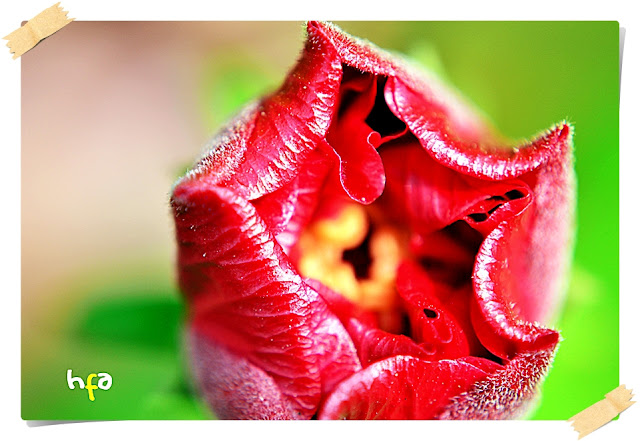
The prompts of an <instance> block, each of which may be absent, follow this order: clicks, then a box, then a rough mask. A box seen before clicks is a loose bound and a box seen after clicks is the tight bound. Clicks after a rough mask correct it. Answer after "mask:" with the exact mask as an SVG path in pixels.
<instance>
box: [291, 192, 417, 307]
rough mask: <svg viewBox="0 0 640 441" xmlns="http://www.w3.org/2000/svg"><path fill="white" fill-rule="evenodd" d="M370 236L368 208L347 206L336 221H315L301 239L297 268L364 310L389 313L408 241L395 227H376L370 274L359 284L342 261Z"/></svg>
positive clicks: (373, 237)
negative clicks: (350, 251)
mask: <svg viewBox="0 0 640 441" xmlns="http://www.w3.org/2000/svg"><path fill="white" fill-rule="evenodd" d="M368 231H369V219H368V215H367V212H366V211H365V208H364V207H363V206H362V205H359V204H355V203H354V204H348V205H345V206H344V207H343V208H342V210H341V211H340V212H339V213H338V215H337V216H336V217H334V218H325V219H321V220H319V221H316V222H314V223H313V224H312V225H310V226H309V228H308V229H307V230H306V231H305V232H304V233H303V234H302V236H301V238H300V240H299V242H298V246H299V251H300V258H299V261H298V268H299V270H300V272H301V273H302V274H303V275H304V276H306V277H310V278H314V279H317V280H319V281H321V282H322V283H324V284H325V285H326V286H328V287H329V288H331V289H333V290H334V291H336V292H338V293H340V294H342V295H343V296H344V297H346V298H347V299H349V300H351V301H352V302H354V303H358V304H359V305H360V306H362V307H363V308H365V309H368V310H372V311H388V310H390V309H392V308H393V307H394V305H395V302H396V295H395V279H396V271H397V268H398V265H399V264H400V261H401V259H402V258H404V257H405V256H406V255H407V246H406V244H407V242H408V241H407V240H406V238H405V237H404V236H403V235H402V234H401V232H400V231H398V230H397V229H395V228H393V227H391V226H388V225H379V226H376V225H374V229H373V232H372V234H371V239H370V241H369V254H370V256H371V265H370V267H369V274H368V277H367V278H365V279H358V278H357V277H356V274H355V269H354V268H353V266H352V265H351V264H350V263H348V262H345V261H343V260H342V255H343V253H344V251H346V250H348V249H353V248H356V247H358V246H359V245H361V244H362V242H363V241H364V239H365V237H366V236H367V233H368Z"/></svg>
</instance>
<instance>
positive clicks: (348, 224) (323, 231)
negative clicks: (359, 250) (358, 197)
mask: <svg viewBox="0 0 640 441" xmlns="http://www.w3.org/2000/svg"><path fill="white" fill-rule="evenodd" d="M311 228H312V231H313V234H314V235H315V236H316V237H317V238H318V239H319V240H321V241H322V242H324V243H330V244H332V245H335V246H336V247H337V248H341V249H343V250H347V249H349V248H355V247H356V246H358V245H359V244H361V243H362V241H363V240H364V238H365V237H366V235H367V230H368V228H369V221H368V220H367V213H366V212H365V209H364V207H362V206H361V205H359V204H347V205H345V206H344V207H343V209H342V210H341V211H340V213H338V216H336V217H335V218H328V219H322V220H319V221H318V222H316V223H315V224H314V225H313V226H312V227H311Z"/></svg>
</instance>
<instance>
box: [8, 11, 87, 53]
mask: <svg viewBox="0 0 640 441" xmlns="http://www.w3.org/2000/svg"><path fill="white" fill-rule="evenodd" d="M67 14H68V12H65V11H64V10H63V9H62V7H60V3H59V2H58V3H56V4H55V5H53V6H51V7H50V8H47V9H45V10H44V11H42V12H41V13H39V14H38V15H36V16H35V17H33V18H32V19H31V20H29V21H28V22H26V23H25V24H24V26H22V27H20V28H18V29H16V30H15V31H13V32H12V33H10V34H9V35H7V36H6V37H4V40H9V42H8V43H7V46H8V47H9V50H10V51H11V52H13V53H14V55H13V59H14V60H15V59H16V58H18V57H19V56H21V55H22V54H24V53H25V52H27V51H28V50H30V49H31V48H33V47H34V46H35V45H36V44H38V43H39V42H40V40H43V39H45V38H47V37H48V36H50V35H51V34H53V33H55V32H57V31H59V30H60V29H62V28H63V27H64V26H66V25H68V24H69V23H71V22H72V21H73V20H75V19H74V18H67Z"/></svg>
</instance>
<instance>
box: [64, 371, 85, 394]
mask: <svg viewBox="0 0 640 441" xmlns="http://www.w3.org/2000/svg"><path fill="white" fill-rule="evenodd" d="M76 381H77V382H78V386H80V389H84V381H82V378H80V377H72V376H71V369H67V384H68V385H69V389H75V388H76V387H75V385H74V384H73V383H75V382H76Z"/></svg>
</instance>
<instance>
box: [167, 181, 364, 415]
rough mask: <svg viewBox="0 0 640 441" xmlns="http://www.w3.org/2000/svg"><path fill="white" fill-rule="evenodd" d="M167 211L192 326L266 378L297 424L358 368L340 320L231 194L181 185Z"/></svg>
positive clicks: (259, 221)
mask: <svg viewBox="0 0 640 441" xmlns="http://www.w3.org/2000/svg"><path fill="white" fill-rule="evenodd" d="M172 202H173V205H174V210H175V215H176V216H175V217H176V230H177V238H178V244H179V266H180V284H181V288H182V290H183V292H185V293H186V294H187V295H188V296H189V297H190V298H191V305H190V306H191V311H192V314H193V321H194V323H196V325H197V326H198V328H199V329H200V330H202V332H206V335H207V337H208V338H209V340H210V341H215V342H219V343H222V344H224V345H225V347H227V348H229V349H231V350H232V351H233V352H234V353H235V354H237V355H239V356H243V357H246V358H247V360H248V361H249V362H250V363H251V364H253V365H255V366H256V367H258V368H260V369H262V370H263V371H264V372H266V373H267V374H268V375H270V376H271V377H272V378H273V379H274V381H275V383H276V384H277V385H278V387H279V388H280V390H281V391H282V394H283V395H284V397H285V398H286V400H287V405H288V410H289V411H290V412H291V414H292V415H294V416H295V417H296V418H298V417H299V418H309V417H310V416H312V415H313V414H314V413H315V410H316V407H317V405H318V402H319V400H320V396H321V393H322V388H324V390H328V389H330V388H331V387H333V385H334V384H335V382H337V381H340V379H342V378H344V377H345V376H347V375H349V374H350V373H352V372H353V371H355V370H357V369H359V368H360V363H359V361H358V359H357V356H356V353H355V348H353V343H352V342H351V339H350V338H349V336H348V334H347V332H346V331H345V330H344V327H343V326H342V325H341V323H340V321H339V320H338V319H337V318H336V317H335V316H334V315H333V314H332V313H331V312H330V311H329V309H328V308H327V306H326V304H325V303H324V301H323V300H322V299H321V298H320V297H319V296H318V294H317V293H315V292H314V291H312V290H310V289H309V288H308V287H307V286H306V284H305V283H304V282H303V281H302V279H301V278H300V276H299V275H298V274H297V273H296V272H295V271H294V270H293V268H292V267H291V264H290V263H289V261H288V259H287V257H286V256H285V255H284V253H283V251H282V249H281V247H280V246H279V245H278V243H277V242H275V240H274V239H273V236H272V235H271V233H270V232H269V230H268V229H267V227H266V225H265V223H264V221H263V220H262V219H261V218H260V217H259V216H257V214H256V210H255V208H254V207H253V206H252V205H251V204H250V203H249V202H247V201H246V200H244V199H243V198H241V197H239V196H237V195H236V194H234V193H233V192H232V191H231V190H228V189H222V188H217V187H210V186H207V187H206V188H203V187H199V186H195V185H187V184H184V183H183V184H182V185H181V186H179V187H177V188H176V189H175V191H174V197H173V201H172Z"/></svg>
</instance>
